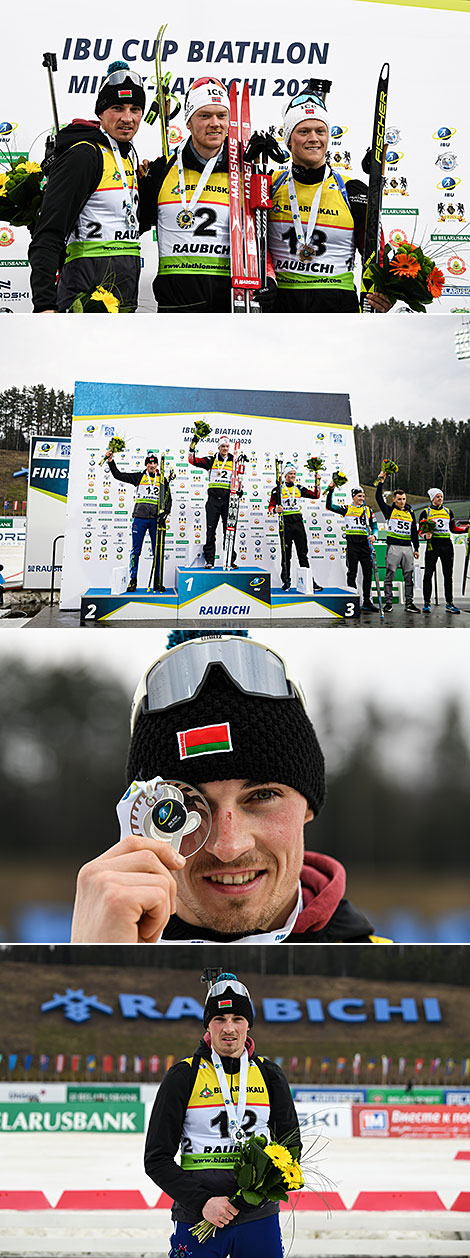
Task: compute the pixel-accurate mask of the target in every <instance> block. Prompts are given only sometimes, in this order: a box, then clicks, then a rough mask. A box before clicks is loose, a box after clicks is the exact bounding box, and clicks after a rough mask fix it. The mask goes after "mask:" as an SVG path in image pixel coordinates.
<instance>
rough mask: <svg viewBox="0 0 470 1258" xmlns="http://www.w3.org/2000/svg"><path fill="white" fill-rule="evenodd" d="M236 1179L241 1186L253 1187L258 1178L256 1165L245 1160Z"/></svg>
mask: <svg viewBox="0 0 470 1258" xmlns="http://www.w3.org/2000/svg"><path fill="white" fill-rule="evenodd" d="M236 1179H237V1184H239V1186H240V1188H251V1185H252V1184H254V1182H255V1179H256V1171H255V1168H254V1166H252V1165H251V1164H250V1163H249V1162H245V1164H244V1165H243V1166H240V1167H239V1169H238V1171H237V1174H236Z"/></svg>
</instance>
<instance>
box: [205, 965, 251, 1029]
mask: <svg viewBox="0 0 470 1258" xmlns="http://www.w3.org/2000/svg"><path fill="white" fill-rule="evenodd" d="M231 979H232V980H234V981H235V982H238V979H237V976H236V974H221V975H220V977H219V978H218V979H217V981H216V983H215V984H214V986H215V987H217V989H218V990H217V992H216V993H215V994H214V995H213V994H212V993H213V991H214V987H212V988H211V990H210V992H209V994H208V996H207V1000H206V1003H205V1005H204V1026H205V1027H206V1028H207V1027H208V1026H209V1022H210V1021H211V1019H212V1018H216V1017H219V1016H220V1015H221V1014H224V1013H233V1014H235V1016H236V1017H239V1018H246V1020H247V1022H248V1026H250V1027H251V1026H253V1022H254V1017H255V1015H254V1010H253V1005H252V1003H251V1000H250V997H249V995H248V991H247V989H246V988H245V991H246V995H242V993H241V992H236V991H234V989H233V987H231V986H230V980H231ZM224 980H226V982H224ZM222 988H223V990H221V989H222Z"/></svg>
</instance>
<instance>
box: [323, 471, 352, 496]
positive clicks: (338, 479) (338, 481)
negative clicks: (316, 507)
mask: <svg viewBox="0 0 470 1258" xmlns="http://www.w3.org/2000/svg"><path fill="white" fill-rule="evenodd" d="M331 479H332V481H333V484H334V485H336V488H337V489H340V488H341V485H347V483H348V478H347V476H345V475H344V472H340V471H336V472H333V475H332V477H331ZM327 493H328V488H326V489H324V490H323V497H324V498H326V495H327Z"/></svg>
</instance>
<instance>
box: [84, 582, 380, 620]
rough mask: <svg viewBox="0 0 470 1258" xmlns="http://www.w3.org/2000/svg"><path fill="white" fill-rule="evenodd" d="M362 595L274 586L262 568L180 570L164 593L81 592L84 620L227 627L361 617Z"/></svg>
mask: <svg viewBox="0 0 470 1258" xmlns="http://www.w3.org/2000/svg"><path fill="white" fill-rule="evenodd" d="M359 610H360V598H359V595H358V594H357V593H356V592H355V591H354V590H350V589H340V588H338V589H336V588H328V589H324V590H321V591H320V592H319V593H317V594H304V593H300V591H298V590H295V589H290V590H282V589H271V576H270V573H269V572H266V571H265V569H263V568H250V569H246V568H244V569H230V570H229V571H225V569H224V568H220V567H217V568H183V567H180V568H177V570H176V588H174V587H170V588H169V589H167V590H165V592H164V593H163V594H156V593H150V594H149V593H148V592H147V590H146V589H145V588H144V587H142V589H137V590H136V591H135V593H134V594H128V593H127V592H125V593H123V594H113V593H111V590H110V589H97V588H91V589H89V590H87V591H86V594H84V595H83V596H82V599H81V606H80V624H81V625H85V626H86V625H94V624H98V623H99V624H106V623H109V622H112V623H113V624H115V623H116V622H122V623H125V622H126V621H132V622H134V623H135V622H136V621H142V622H145V623H146V624H149V623H150V624H151V623H158V621H161V622H163V623H167V622H168V620H171V621H175V622H176V621H177V622H178V623H184V621H188V620H191V621H192V622H194V621H196V622H197V624H198V626H199V625H200V626H201V629H203V628H204V625H209V624H210V625H211V626H212V627H214V625H219V626H223V624H224V621H230V622H231V624H232V625H233V622H234V621H235V622H236V623H237V622H240V624H241V625H245V624H247V623H249V621H250V620H256V621H259V620H262V621H266V624H270V623H271V621H274V620H275V621H276V622H279V621H281V622H284V621H286V622H287V621H288V620H289V619H295V620H297V621H298V620H305V621H306V622H308V621H311V620H325V619H328V620H331V619H340V620H349V619H354V618H357V617H358V616H359Z"/></svg>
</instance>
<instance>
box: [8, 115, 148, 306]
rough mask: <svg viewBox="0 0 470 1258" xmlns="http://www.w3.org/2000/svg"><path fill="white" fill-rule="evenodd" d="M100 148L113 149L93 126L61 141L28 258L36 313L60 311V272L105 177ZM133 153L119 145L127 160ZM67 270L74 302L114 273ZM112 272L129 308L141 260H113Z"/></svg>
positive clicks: (64, 134) (97, 261)
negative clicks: (85, 210) (79, 223)
mask: <svg viewBox="0 0 470 1258" xmlns="http://www.w3.org/2000/svg"><path fill="white" fill-rule="evenodd" d="M83 141H86V143H83ZM98 142H99V144H100V145H103V146H104V147H105V148H110V147H111V146H110V144H109V140H108V137H107V135H105V134H104V132H103V131H101V128H100V126H99V123H98V122H97V121H93V120H92V121H90V122H88V121H86V120H84V119H77V120H76V121H75V122H71V123H69V125H68V126H66V127H63V128H62V130H61V131H59V134H58V136H57V143H56V155H55V160H54V163H53V165H52V167H51V170H50V173H49V177H48V180H47V184H46V189H45V192H44V197H43V202H42V206H41V213H40V215H39V220H38V223H37V226H36V228H35V231H34V233H33V238H32V241H31V244H30V246H29V253H28V257H29V261H30V265H31V290H32V297H33V308H34V311H35V312H40V311H42V310H57V309H59V306H58V302H57V272H58V271H59V272H60V271H61V270H62V267H63V265H64V260H65V242H66V240H67V239H68V236H69V235H70V233H71V231H72V230H73V227H74V224H75V223H76V221H77V218H78V216H79V214H80V212H81V210H82V209H83V207H84V205H86V202H87V201H88V199H89V197H90V196H92V194H93V192H96V189H97V187H98V185H99V183H100V180H101V177H102V174H103V157H102V154H101V152H100V149H99V147H98ZM75 146H77V147H75ZM131 147H132V146H131V145H130V144H128V143H119V149H120V152H121V154H122V156H123V157H127V156H128V153H129V150H130V148H131ZM81 264H83V265H81ZM67 267H69V268H70V267H73V268H74V274H75V277H76V280H77V283H76V293H75V296H78V293H80V292H84V291H85V290H86V289H87V288H88V287H89V286H90V284H91V283H95V284H101V283H103V280H105V279H106V272H107V271H109V258H102V257H101V258H100V257H97V258H94V259H92V260H90V259H89V258H86V259H85V258H83V259H76V260H74V262H68V263H67ZM113 270H114V271H115V280H114V275H113V281H114V286H115V288H117V289H118V290H119V292H120V293H121V294H122V296H123V301H124V304H126V308H127V297H128V296H130V293H129V281H131V291H132V292H133V290H134V288H135V290H136V291H137V288H136V284H137V283H138V277H139V275H140V258H137V257H129V256H127V257H126V256H125V255H123V256H122V257H119V256H117V257H113ZM90 276H91V278H90ZM136 277H137V278H136ZM72 300H73V296H72Z"/></svg>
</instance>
